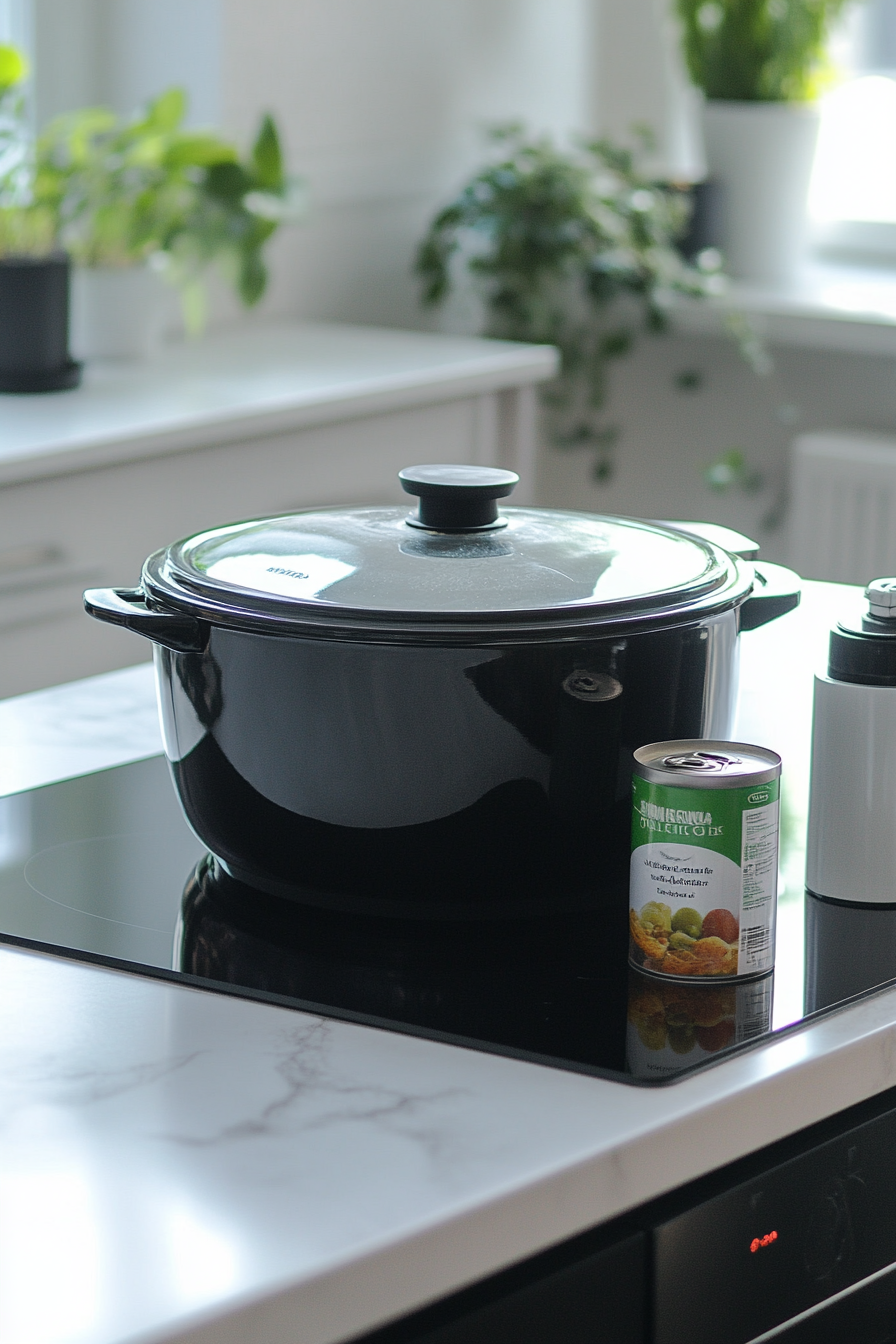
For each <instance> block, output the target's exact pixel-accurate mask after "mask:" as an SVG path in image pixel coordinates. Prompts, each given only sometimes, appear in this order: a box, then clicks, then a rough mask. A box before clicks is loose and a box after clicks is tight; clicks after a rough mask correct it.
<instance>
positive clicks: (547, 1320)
mask: <svg viewBox="0 0 896 1344" xmlns="http://www.w3.org/2000/svg"><path fill="white" fill-rule="evenodd" d="M894 1146H896V1093H894V1092H892V1091H891V1092H889V1093H886V1094H883V1095H882V1096H881V1097H879V1098H876V1099H874V1100H873V1101H872V1102H870V1103H864V1104H862V1105H860V1106H858V1107H854V1108H852V1109H851V1110H849V1111H846V1112H843V1113H842V1114H841V1115H839V1116H835V1117H833V1118H832V1119H831V1120H827V1121H824V1122H823V1123H822V1124H820V1125H816V1126H813V1128H812V1129H809V1130H806V1131H804V1132H803V1133H802V1134H797V1135H795V1136H793V1137H791V1138H789V1139H786V1140H783V1141H782V1142H781V1143H778V1144H775V1145H773V1146H772V1147H770V1148H768V1149H765V1150H764V1151H762V1152H760V1153H757V1154H754V1155H752V1156H751V1157H749V1158H747V1159H744V1160H742V1161H740V1162H737V1163H734V1164H732V1166H730V1167H728V1168H726V1169H724V1170H722V1171H721V1172H717V1173H714V1174H713V1175H712V1176H710V1177H707V1178H704V1179H702V1180H700V1181H697V1182H694V1183H693V1184H692V1185H690V1186H687V1187H685V1188H684V1189H683V1190H680V1191H678V1192H676V1193H675V1194H673V1195H671V1196H667V1197H665V1198H663V1199H661V1200H658V1201H655V1202H654V1203H653V1204H652V1205H649V1206H646V1207H645V1208H643V1209H639V1210H638V1211H637V1212H636V1213H635V1214H633V1215H629V1216H626V1217H624V1218H621V1219H619V1220H617V1221H616V1222H615V1223H613V1224H610V1225H607V1226H605V1227H603V1228H601V1229H599V1230H598V1231H597V1232H591V1233H586V1234H584V1235H583V1236H580V1237H576V1238H573V1239H571V1240H570V1241H568V1242H566V1243H564V1244H563V1245H561V1246H559V1247H555V1248H553V1249H552V1250H551V1251H548V1252H545V1253H543V1254H541V1255H538V1256H535V1257H533V1258H532V1259H530V1260H527V1261H525V1262H523V1263H522V1264H520V1265H517V1266H515V1267H514V1268H512V1269H510V1270H507V1271H504V1272H503V1273H501V1274H496V1275H493V1276H492V1277H491V1278H489V1279H486V1280H484V1281H483V1282H482V1283H479V1284H477V1285H474V1286H473V1287H472V1288H469V1289H466V1290H463V1291H461V1292H459V1293H456V1294H453V1295H452V1296H451V1297H450V1298H447V1299H445V1300H444V1301H442V1302H439V1303H436V1304H435V1305H434V1306H431V1307H428V1308H425V1309H424V1310H422V1311H419V1312H416V1313H414V1314H413V1315H412V1316H410V1317H406V1318H405V1319H404V1320H402V1321H399V1322H397V1323H396V1324H394V1325H391V1326H387V1327H385V1328H383V1329H380V1330H377V1331H375V1332H374V1333H373V1334H370V1335H367V1336H365V1337H364V1339H363V1341H359V1342H358V1344H603V1341H607V1342H608V1344H610V1342H612V1344H628V1341H631V1342H632V1344H635V1341H637V1344H759V1341H765V1340H769V1341H771V1340H775V1341H781V1342H782V1344H893V1341H894V1340H896V1220H894V1218H893V1215H892V1211H893V1208H894V1207H896V1164H894V1163H893V1161H892V1159H891V1156H890V1155H891V1154H892V1152H893V1149H894Z"/></svg>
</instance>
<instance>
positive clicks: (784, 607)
mask: <svg viewBox="0 0 896 1344" xmlns="http://www.w3.org/2000/svg"><path fill="white" fill-rule="evenodd" d="M753 572H754V575H755V579H754V583H753V591H752V593H751V594H750V596H749V597H748V598H747V600H746V602H744V604H743V606H742V607H741V609H740V628H741V630H758V629H759V627H760V626H761V625H767V624H768V622H769V621H774V620H776V619H777V618H778V617H779V616H784V615H785V614H786V613H787V612H788V611H793V610H794V608H795V607H798V606H799V604H800V597H801V592H800V588H801V584H802V580H801V579H800V576H799V575H798V574H795V573H794V571H793V570H792V569H785V567H784V566H783V565H773V564H772V563H771V561H769V560H761V561H760V562H759V563H758V564H754V566H753Z"/></svg>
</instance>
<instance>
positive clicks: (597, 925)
mask: <svg viewBox="0 0 896 1344" xmlns="http://www.w3.org/2000/svg"><path fill="white" fill-rule="evenodd" d="M185 882H186V886H185V885H184V884H185ZM627 908H628V902H627V900H626V899H625V893H624V892H623V893H621V895H620V901H619V913H618V916H617V915H615V914H614V913H613V910H612V909H611V908H610V907H605V908H603V909H601V910H594V911H587V912H582V911H578V912H566V913H564V914H560V915H556V916H554V917H552V918H551V919H545V918H541V917H539V918H534V917H533V918H525V919H524V918H518V919H494V920H481V919H480V920H476V921H469V922H468V921H465V920H450V921H449V920H445V921H432V922H428V921H422V920H418V921H409V920H404V919H395V918H386V917H373V916H370V915H363V916H360V915H355V914H351V913H344V912H329V911H327V910H325V909H320V908H316V907H315V908H312V907H309V906H302V905H299V904H297V903H296V902H293V901H285V900H282V899H280V898H278V897H272V896H267V895H264V894H263V893H260V892H258V891H255V890H253V889H252V888H249V887H246V886H244V885H242V884H241V883H239V882H236V881H235V880H234V879H233V878H232V877H229V876H228V875H227V874H226V873H225V872H223V871H222V870H221V869H220V867H219V866H218V864H217V863H216V862H215V861H214V860H212V859H211V858H210V857H209V856H208V855H207V854H206V853H205V851H204V849H203V846H202V845H201V844H200V843H199V841H198V840H197V839H196V838H195V836H193V834H192V833H191V832H190V830H189V828H188V827H187V825H186V822H185V821H184V819H183V816H182V814H181V812H180V809H179V807H178V804H177V801H176V799H175V796H174V791H173V789H172V787H171V781H170V779H169V778H168V770H167V766H166V764H165V761H164V760H163V759H162V758H161V757H155V758H152V759H150V760H146V761H140V762H137V763H135V764H133V765H127V766H120V767H118V768H117V769H113V770H105V771H99V772H97V773H95V774H92V775H85V776H83V777H82V778H80V779H74V780H68V781H65V782H63V783H61V784H54V785H51V786H49V787H47V788H43V789H35V790H33V791H32V792H30V793H23V794H18V795H15V796H12V797H7V798H0V938H5V939H6V940H7V941H11V942H16V941H25V942H27V943H36V944H38V945H43V946H47V947H49V948H51V949H59V948H62V949H64V950H66V951H69V952H72V953H74V955H78V954H79V953H82V954H83V953H86V954H88V955H91V956H93V957H99V958H100V959H101V960H105V961H108V962H110V963H112V964H119V963H122V962H125V963H128V964H130V965H131V966H132V967H134V968H136V969H138V970H143V971H144V972H146V973H153V972H156V973H163V974H166V975H169V976H170V975H172V974H174V975H175V976H184V977H185V978H187V979H188V980H189V982H190V983H192V984H197V983H199V984H202V983H203V982H204V983H205V984H207V985H208V987H209V988H214V989H216V990H218V991H223V992H233V993H238V994H243V995H246V996H248V997H261V998H270V997H274V998H276V999H277V1000H278V1001H280V1002H285V1003H288V1004H292V1005H294V1006H296V1007H304V1008H310V1009H311V1010H312V1011H319V1012H322V1013H325V1014H326V1013H330V1014H332V1015H335V1016H342V1017H349V1018H352V1019H353V1020H362V1021H368V1022H373V1023H378V1024H380V1025H384V1026H387V1027H391V1028H393V1029H395V1030H399V1031H409V1032H414V1033H417V1034H420V1035H425V1036H430V1037H434V1038H436V1039H446V1038H447V1039H450V1040H455V1041H457V1042H459V1043H462V1044H468V1045H472V1046H475V1047H476V1048H479V1049H486V1050H493V1051H496V1052H498V1053H505V1054H512V1055H516V1056H520V1057H523V1058H528V1059H536V1060H541V1061H543V1062H546V1063H550V1064H555V1065H558V1066H560V1067H563V1068H571V1069H576V1070H579V1071H582V1072H587V1073H595V1074H599V1075H601V1076H604V1077H611V1078H614V1079H617V1080H619V1081H624V1082H628V1083H664V1082H669V1081H670V1080H673V1079H675V1078H678V1077H681V1076H683V1075H684V1074H687V1073H690V1072H692V1071H693V1070H694V1069H697V1068H701V1067H705V1066H706V1065H707V1064H711V1063H713V1062H714V1061H716V1060H718V1059H722V1058H725V1057H726V1056H727V1055H728V1054H730V1053H731V1052H732V1051H735V1050H738V1049H743V1048H745V1047H746V1046H748V1045H750V1044H751V1043H753V1042H755V1041H757V1040H760V1039H762V1037H763V1036H764V1035H767V1034H768V1032H769V1031H777V1030H780V1029H782V1028H784V1027H787V1026H790V1025H792V1024H793V1023H795V1022H798V1021H799V1020H801V1018H802V1017H803V1016H804V1015H807V1014H809V1013H813V1012H817V1011H825V1010H828V1009H829V1008H830V1007H831V1006H833V1005H835V1004H836V1003H838V1002H842V1000H843V999H844V998H845V997H848V996H852V995H856V994H860V993H862V992H867V991H868V990H869V989H870V988H872V987H874V986H876V985H879V984H881V983H882V982H884V981H888V980H891V979H894V978H896V909H894V908H873V909H867V908H858V907H843V906H836V907H835V906H832V905H830V904H829V903H823V902H820V901H817V900H816V899H815V898H814V897H807V898H806V901H805V969H804V956H803V918H804V915H803V901H802V897H800V899H799V900H797V899H795V898H794V896H792V895H790V894H789V893H788V895H787V896H786V897H785V900H784V902H783V903H782V905H781V908H780V912H779V921H778V932H779V937H778V953H777V966H776V970H775V973H774V975H773V976H766V977H765V978H764V979H762V980H756V981H749V982H743V983H739V984H726V983H720V982H718V981H716V982H713V983H711V984H696V983H693V982H691V983H677V982H673V981H668V980H660V979H657V978H656V977H652V976H648V975H644V974H643V973H640V972H635V971H632V970H630V969H629V968H628V966H627V961H626V952H627V939H626V927H625V918H626V913H627ZM804 974H805V1001H804V984H803V982H804Z"/></svg>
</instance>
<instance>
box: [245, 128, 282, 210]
mask: <svg viewBox="0 0 896 1344" xmlns="http://www.w3.org/2000/svg"><path fill="white" fill-rule="evenodd" d="M251 159H252V168H253V170H254V173H255V183H254V185H255V186H256V187H260V188H261V189H262V190H263V191H280V190H281V189H282V187H283V155H282V153H281V150H280V137H279V136H278V134H277V127H276V126H275V124H274V120H273V118H272V117H271V116H269V115H268V114H267V113H266V114H265V115H264V116H263V117H262V119H261V126H260V128H259V131H258V135H257V137H256V139H255V144H254V145H253V146H252V155H251Z"/></svg>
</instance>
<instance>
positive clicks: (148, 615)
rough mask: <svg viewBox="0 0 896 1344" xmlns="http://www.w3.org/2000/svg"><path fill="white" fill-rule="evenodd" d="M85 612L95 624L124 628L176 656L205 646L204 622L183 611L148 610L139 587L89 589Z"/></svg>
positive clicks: (85, 595) (206, 633)
mask: <svg viewBox="0 0 896 1344" xmlns="http://www.w3.org/2000/svg"><path fill="white" fill-rule="evenodd" d="M84 609H85V611H86V612H87V614H88V616H93V617H94V618H95V619H96V620H98V621H107V622H108V624H109V625H123V626H124V627H125V628H126V629H127V630H133V631H134V633H135V634H137V635H143V636H144V637H145V638H146V639H151V640H152V642H153V643H154V644H161V645H162V646H163V647H164V648H166V649H173V650H174V651H175V653H201V652H202V650H203V649H204V648H205V646H206V644H207V643H208V626H207V625H206V623H205V622H204V621H200V620H197V619H196V617H195V616H187V615H186V614H185V613H184V612H179V611H168V610H166V609H165V608H159V609H150V608H149V607H148V606H147V605H146V594H145V593H144V592H143V590H142V588H88V589H87V591H86V593H85V594H84Z"/></svg>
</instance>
